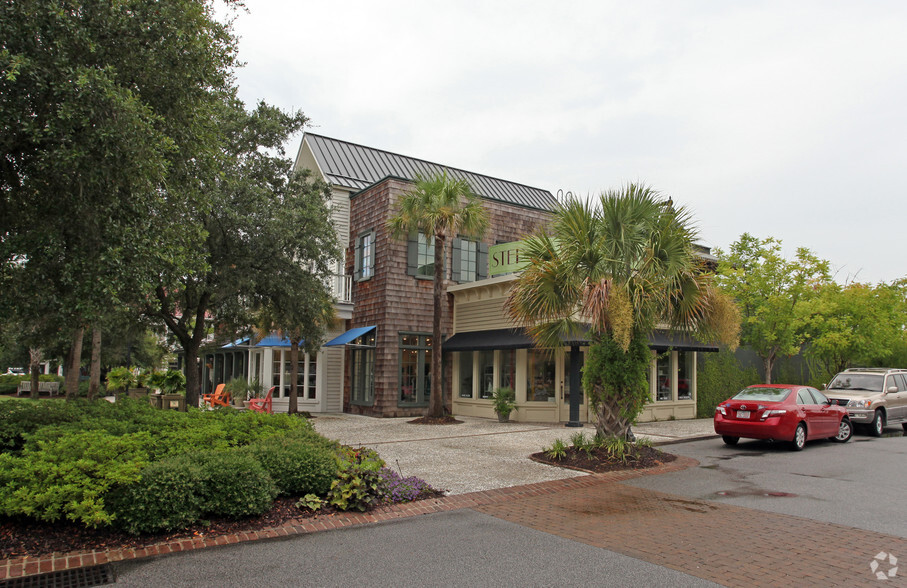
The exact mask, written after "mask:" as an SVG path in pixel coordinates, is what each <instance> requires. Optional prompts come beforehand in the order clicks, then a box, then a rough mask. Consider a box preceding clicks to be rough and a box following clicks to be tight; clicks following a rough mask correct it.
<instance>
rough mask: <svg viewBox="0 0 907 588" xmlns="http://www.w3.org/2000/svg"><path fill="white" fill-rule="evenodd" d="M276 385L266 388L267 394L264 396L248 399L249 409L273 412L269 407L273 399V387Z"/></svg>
mask: <svg viewBox="0 0 907 588" xmlns="http://www.w3.org/2000/svg"><path fill="white" fill-rule="evenodd" d="M275 388H277V386H272V387H271V388H270V389H269V390H268V394H267V395H266V396H265V397H264V398H253V399H252V400H250V401H249V410H254V411H255V412H266V413H268V414H274V411H273V410H272V408H271V404H272V400H273V399H274V389H275Z"/></svg>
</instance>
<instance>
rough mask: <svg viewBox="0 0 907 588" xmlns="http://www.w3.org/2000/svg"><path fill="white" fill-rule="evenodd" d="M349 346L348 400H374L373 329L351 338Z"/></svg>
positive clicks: (365, 401) (369, 401)
mask: <svg viewBox="0 0 907 588" xmlns="http://www.w3.org/2000/svg"><path fill="white" fill-rule="evenodd" d="M349 348H350V360H351V361H350V364H351V365H350V401H351V402H352V403H353V404H364V405H371V404H373V403H374V402H375V331H374V330H372V331H370V332H368V333H366V334H364V335H362V336H361V337H357V338H356V339H353V342H352V343H351V344H350V345H349Z"/></svg>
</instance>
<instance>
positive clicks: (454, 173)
mask: <svg viewBox="0 0 907 588" xmlns="http://www.w3.org/2000/svg"><path fill="white" fill-rule="evenodd" d="M303 141H304V142H307V143H308V145H309V148H310V149H311V151H312V154H313V155H314V157H315V160H316V162H317V164H318V167H319V168H320V170H321V172H322V173H323V174H324V175H325V177H326V179H327V181H328V182H329V183H331V184H333V185H335V186H340V187H344V188H348V189H350V190H352V191H354V192H358V191H360V190H364V189H365V188H367V187H369V186H371V185H373V184H375V183H377V182H380V181H381V180H383V179H384V178H387V177H398V178H404V179H408V180H414V179H415V178H416V175H417V174H419V175H422V176H424V177H428V176H432V175H435V174H440V173H443V172H447V175H449V176H451V177H453V178H456V179H464V180H466V181H467V182H468V183H469V186H470V187H471V188H472V190H473V191H474V192H475V193H476V194H477V195H479V196H481V197H483V198H488V199H490V200H499V201H501V202H507V203H509V204H515V205H518V206H525V207H529V208H537V209H539V210H553V209H554V207H555V206H556V205H557V201H556V200H555V198H554V196H552V195H551V192H549V191H547V190H542V189H539V188H532V187H530V186H525V185H523V184H517V183H515V182H509V181H507V180H501V179H498V178H493V177H491V176H486V175H482V174H477V173H473V172H468V171H465V170H461V169H457V168H453V167H448V166H445V165H439V164H437V163H432V162H430V161H425V160H422V159H416V158H413V157H406V156H405V155H398V154H396V153H390V152H389V151H381V150H380V149H373V148H371V147H365V146H362V145H357V144H355V143H348V142H346V141H340V140H338V139H331V138H330V137H324V136H322V135H315V134H312V133H306V134H305V136H304V137H303Z"/></svg>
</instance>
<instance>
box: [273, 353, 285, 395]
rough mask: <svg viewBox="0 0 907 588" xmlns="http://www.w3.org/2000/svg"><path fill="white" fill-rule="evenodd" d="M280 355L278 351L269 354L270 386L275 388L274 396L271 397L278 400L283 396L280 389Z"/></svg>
mask: <svg viewBox="0 0 907 588" xmlns="http://www.w3.org/2000/svg"><path fill="white" fill-rule="evenodd" d="M281 355H282V354H281V352H280V349H275V350H274V351H273V352H272V353H271V358H272V361H271V385H272V386H276V388H275V390H274V395H273V396H272V397H273V398H280V397H281V396H283V391H282V390H281V389H280V371H281V366H282V365H283V361H282V358H281Z"/></svg>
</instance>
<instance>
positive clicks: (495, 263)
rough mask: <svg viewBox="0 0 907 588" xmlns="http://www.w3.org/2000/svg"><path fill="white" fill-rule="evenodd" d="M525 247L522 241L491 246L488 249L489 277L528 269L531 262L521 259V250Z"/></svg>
mask: <svg viewBox="0 0 907 588" xmlns="http://www.w3.org/2000/svg"><path fill="white" fill-rule="evenodd" d="M524 246H525V244H524V243H523V242H522V241H512V242H510V243H498V244H497V245H492V246H490V247H489V248H488V277H491V276H500V275H502V274H510V273H513V272H518V271H520V270H521V269H523V268H524V267H526V264H527V263H528V261H529V260H528V259H526V258H521V257H520V249H521V248H522V247H524Z"/></svg>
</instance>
